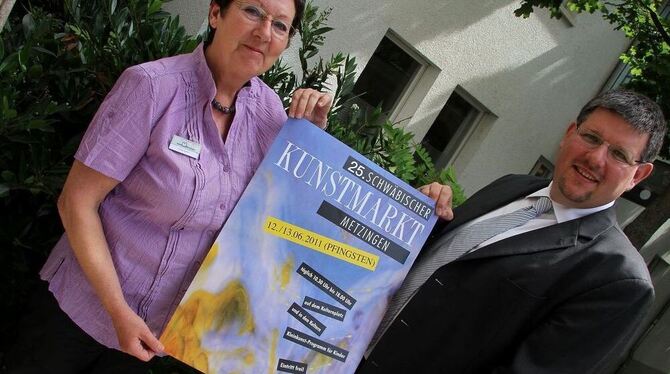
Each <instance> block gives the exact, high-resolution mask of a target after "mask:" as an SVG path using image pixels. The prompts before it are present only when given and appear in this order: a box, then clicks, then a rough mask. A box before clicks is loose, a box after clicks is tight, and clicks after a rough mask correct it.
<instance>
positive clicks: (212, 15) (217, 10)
mask: <svg viewBox="0 0 670 374" xmlns="http://www.w3.org/2000/svg"><path fill="white" fill-rule="evenodd" d="M220 16H221V7H220V6H219V4H217V3H216V1H212V2H211V3H209V15H208V19H209V27H211V28H212V29H216V26H217V23H218V21H219V18H220Z"/></svg>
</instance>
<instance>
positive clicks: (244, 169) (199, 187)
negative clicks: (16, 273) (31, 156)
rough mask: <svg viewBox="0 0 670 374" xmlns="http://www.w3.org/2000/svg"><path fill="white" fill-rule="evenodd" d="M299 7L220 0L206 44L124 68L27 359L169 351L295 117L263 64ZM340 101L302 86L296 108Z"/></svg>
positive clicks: (305, 114) (65, 362)
mask: <svg viewBox="0 0 670 374" xmlns="http://www.w3.org/2000/svg"><path fill="white" fill-rule="evenodd" d="M303 8H304V1H303V0H245V1H238V0H234V1H230V0H213V1H212V3H211V4H210V9H209V16H208V18H209V25H210V27H211V31H212V32H211V33H210V35H212V34H213V36H211V37H210V39H209V40H208V41H207V42H206V43H205V46H202V45H201V46H199V47H198V48H197V49H196V50H195V51H194V52H193V53H192V54H189V55H181V56H176V57H170V58H166V59H162V60H158V61H153V62H149V63H146V64H142V65H138V66H134V67H131V68H129V69H128V70H126V71H125V72H124V73H123V74H122V76H121V77H120V78H119V80H118V81H117V83H116V85H115V86H114V88H113V89H112V91H111V92H110V93H109V95H108V96H107V98H106V99H105V101H104V102H103V103H102V105H101V107H100V109H99V110H98V113H97V114H96V116H95V118H94V119H93V121H92V123H91V125H90V127H89V129H88V131H87V132H86V135H85V136H84V138H83V140H82V142H81V145H80V147H79V150H78V151H77V153H76V155H75V159H76V160H75V162H74V164H73V166H72V169H71V171H70V173H69V175H68V178H67V180H66V182H65V186H64V188H63V192H62V195H61V196H60V198H59V200H58V207H59V212H60V214H61V218H62V221H63V225H64V227H65V232H66V234H64V235H63V237H62V238H61V240H60V241H59V242H58V244H57V245H56V247H55V248H54V250H53V252H52V254H51V255H50V257H49V259H48V260H47V263H46V264H45V265H44V267H43V268H42V271H41V272H40V275H41V277H42V279H43V280H45V281H47V282H49V285H48V287H49V291H51V293H53V296H52V295H51V293H49V292H48V291H44V292H43V295H42V296H41V299H40V298H38V301H37V302H36V303H37V304H36V306H35V307H34V308H33V309H34V310H33V312H31V313H33V315H32V316H29V317H28V319H29V320H30V324H31V327H29V330H30V331H28V332H24V334H23V335H24V336H22V339H23V340H24V342H22V343H20V344H22V345H27V346H25V347H22V348H19V347H17V349H16V350H17V351H19V350H22V351H23V352H21V354H22V355H24V356H26V355H32V354H33V353H34V354H35V355H36V356H35V357H33V358H32V359H33V360H34V361H37V363H36V364H41V365H43V366H42V367H38V366H30V364H23V365H24V366H23V368H24V369H26V370H31V369H35V370H36V371H37V370H44V371H50V372H77V371H84V370H85V371H90V372H96V373H97V372H103V371H105V370H106V371H108V372H118V371H121V370H125V371H133V370H135V369H137V370H139V371H141V370H146V369H145V367H144V366H143V365H142V361H148V360H150V359H151V358H152V357H153V356H154V355H155V354H156V353H160V352H161V351H162V349H163V347H162V345H161V343H160V342H159V341H158V340H157V338H156V336H158V335H159V334H160V333H161V331H162V329H163V328H164V326H165V325H166V323H167V322H168V320H169V317H170V316H171V314H172V313H173V311H174V310H175V308H176V306H177V304H178V303H179V300H180V299H181V296H182V295H183V294H184V292H185V290H186V288H187V287H188V285H189V283H190V281H191V279H192V278H193V276H194V275H195V272H196V271H197V270H198V267H199V265H200V262H201V261H202V259H203V258H204V256H205V255H206V253H207V250H208V249H209V247H210V246H211V244H212V243H213V241H214V238H215V235H216V233H217V232H218V230H219V229H220V228H221V226H222V225H223V223H224V222H225V220H226V218H227V217H228V215H229V214H230V212H231V210H232V208H233V206H234V205H235V203H236V202H237V200H238V199H239V197H240V195H241V193H242V191H243V189H244V187H245V186H246V185H247V183H248V182H249V180H250V178H251V176H252V175H253V173H254V171H255V170H256V168H257V167H258V165H259V163H260V161H261V159H262V158H263V156H264V154H265V152H266V151H267V149H268V147H269V146H270V143H271V142H272V140H273V139H274V137H275V135H276V134H277V132H278V131H279V129H280V127H281V125H282V124H283V123H284V122H285V120H286V119H287V117H286V114H285V112H284V109H283V108H282V103H281V101H280V100H279V98H278V96H277V95H276V93H274V92H273V91H272V90H271V89H270V88H269V87H268V86H266V85H265V84H264V83H263V82H262V81H261V80H260V79H258V78H257V76H258V75H259V74H261V73H263V72H265V71H266V70H268V69H269V68H270V67H271V66H272V64H273V63H274V62H275V61H276V60H277V58H278V57H279V55H280V54H281V53H282V52H283V51H284V50H285V49H286V47H287V46H288V43H289V38H290V37H291V36H292V35H293V34H294V33H295V31H296V29H297V28H299V25H300V17H301V15H302V12H303ZM331 101H332V99H331V97H330V96H329V95H327V94H322V93H319V92H316V91H314V90H298V91H297V92H296V93H295V94H294V97H293V100H292V103H291V106H290V108H289V115H291V116H293V117H297V118H306V119H308V120H310V121H312V122H314V123H316V124H317V125H319V126H320V127H322V128H323V127H325V125H326V116H327V114H328V111H329V109H330V105H331ZM54 297H55V299H56V301H57V303H58V305H59V306H60V309H59V307H58V305H56V301H54V300H53V298H54ZM35 309H36V310H35ZM61 310H62V311H61ZM72 322H74V324H73V323H72ZM64 326H66V327H64ZM67 326H69V327H67ZM64 330H65V331H64ZM25 340H29V342H27V343H26V342H25ZM107 347H109V348H114V349H118V350H121V351H123V352H126V353H127V354H122V353H120V352H118V351H116V350H114V349H109V348H107ZM129 355H130V356H134V357H135V358H136V359H135V358H132V357H130V356H129ZM140 360H141V361H140ZM17 370H18V369H17ZM18 371H20V370H18Z"/></svg>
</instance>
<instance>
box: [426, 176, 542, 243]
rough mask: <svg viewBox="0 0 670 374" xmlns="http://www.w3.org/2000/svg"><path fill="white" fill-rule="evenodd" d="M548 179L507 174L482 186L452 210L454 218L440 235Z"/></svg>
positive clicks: (522, 195) (536, 186)
mask: <svg viewBox="0 0 670 374" xmlns="http://www.w3.org/2000/svg"><path fill="white" fill-rule="evenodd" d="M548 184H549V181H548V180H546V179H540V178H537V177H531V176H527V175H507V176H504V177H502V178H500V179H498V180H496V181H494V182H493V183H491V184H489V185H488V186H486V187H484V188H482V189H481V190H479V191H478V192H477V193H475V194H474V195H473V196H472V197H471V198H469V199H468V200H466V201H465V203H463V205H461V206H459V207H458V208H456V209H455V210H454V219H453V220H452V221H451V222H449V223H448V224H447V225H446V226H445V228H444V229H443V230H442V232H441V233H440V235H438V236H442V235H444V234H445V233H448V232H449V231H451V230H453V229H455V228H457V227H459V226H461V225H462V224H464V223H467V222H470V221H472V220H473V219H476V218H478V217H480V216H482V215H484V214H486V213H488V212H490V211H493V210H495V209H498V208H500V207H502V206H504V205H507V204H509V203H511V202H512V201H515V200H517V199H519V198H521V197H525V196H528V195H530V194H531V193H533V192H535V191H537V190H539V189H541V188H543V187H546V186H547V185H548Z"/></svg>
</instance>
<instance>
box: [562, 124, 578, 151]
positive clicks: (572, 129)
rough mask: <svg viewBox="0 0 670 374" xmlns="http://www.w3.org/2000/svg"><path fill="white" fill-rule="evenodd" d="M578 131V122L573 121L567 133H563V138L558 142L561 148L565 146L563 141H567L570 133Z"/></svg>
mask: <svg viewBox="0 0 670 374" xmlns="http://www.w3.org/2000/svg"><path fill="white" fill-rule="evenodd" d="M575 131H577V123H576V122H574V121H573V122H571V123H570V125H568V128H567V129H566V130H565V134H563V139H561V142H560V143H558V147H559V148H563V142H565V139H567V137H568V136H570V134H572V133H573V132H575Z"/></svg>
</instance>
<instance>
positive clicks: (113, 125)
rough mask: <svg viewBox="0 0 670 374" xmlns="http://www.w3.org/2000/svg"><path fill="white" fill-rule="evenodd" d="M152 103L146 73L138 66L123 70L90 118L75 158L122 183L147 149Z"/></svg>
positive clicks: (150, 89) (148, 78) (151, 91)
mask: <svg viewBox="0 0 670 374" xmlns="http://www.w3.org/2000/svg"><path fill="white" fill-rule="evenodd" d="M154 102H155V101H154V95H153V90H152V85H151V79H150V76H149V75H148V73H147V72H146V71H145V70H144V69H143V68H142V67H141V66H133V67H130V68H128V69H126V71H124V72H123V74H121V76H120V77H119V79H118V80H117V81H116V84H115V85H114V87H113V88H112V90H111V91H110V92H109V94H108V95H107V97H106V98H105V100H104V101H103V102H102V104H101V105H100V108H99V109H98V111H97V113H96V114H95V116H94V117H93V120H92V121H91V124H90V125H89V127H88V129H87V130H86V133H85V134H84V137H83V139H82V141H81V143H80V144H79V149H78V150H77V153H76V154H75V158H76V159H77V160H79V161H80V162H82V163H83V164H84V165H86V166H88V167H90V168H92V169H94V170H96V171H98V172H100V173H102V174H104V175H106V176H108V177H110V178H114V179H116V180H118V181H123V180H124V179H125V178H126V177H127V176H128V174H130V172H131V171H132V170H133V168H134V167H135V165H137V163H138V162H139V161H140V159H141V158H142V156H144V154H145V153H146V150H147V148H148V146H149V139H150V136H151V129H152V127H153V122H154V121H153V111H154V110H153V107H154Z"/></svg>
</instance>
